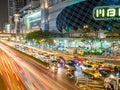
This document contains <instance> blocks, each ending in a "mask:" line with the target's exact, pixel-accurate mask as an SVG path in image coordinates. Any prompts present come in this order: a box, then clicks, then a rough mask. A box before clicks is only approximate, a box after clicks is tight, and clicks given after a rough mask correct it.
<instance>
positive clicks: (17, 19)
mask: <svg viewBox="0 0 120 90" xmlns="http://www.w3.org/2000/svg"><path fill="white" fill-rule="evenodd" d="M19 16H20V14H14V22H15V28H14V29H15V31H16V32H15V33H16V37H17V35H18V30H17V29H18V22H19Z"/></svg>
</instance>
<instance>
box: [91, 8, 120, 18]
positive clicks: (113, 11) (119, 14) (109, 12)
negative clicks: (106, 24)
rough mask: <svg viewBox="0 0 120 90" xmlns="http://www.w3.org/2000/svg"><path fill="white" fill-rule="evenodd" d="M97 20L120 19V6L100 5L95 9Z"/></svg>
mask: <svg viewBox="0 0 120 90" xmlns="http://www.w3.org/2000/svg"><path fill="white" fill-rule="evenodd" d="M93 17H94V19H95V20H111V19H113V20H117V19H120V6H98V7H95V8H94V9H93Z"/></svg>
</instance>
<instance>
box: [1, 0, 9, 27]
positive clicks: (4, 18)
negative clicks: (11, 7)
mask: <svg viewBox="0 0 120 90" xmlns="http://www.w3.org/2000/svg"><path fill="white" fill-rule="evenodd" d="M0 1H1V2H0V29H1V28H3V26H4V24H5V23H7V22H8V0H0Z"/></svg>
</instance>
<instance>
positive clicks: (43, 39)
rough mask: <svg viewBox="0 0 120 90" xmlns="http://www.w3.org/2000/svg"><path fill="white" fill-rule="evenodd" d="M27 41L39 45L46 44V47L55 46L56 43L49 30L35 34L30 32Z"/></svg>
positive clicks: (35, 32)
mask: <svg viewBox="0 0 120 90" xmlns="http://www.w3.org/2000/svg"><path fill="white" fill-rule="evenodd" d="M26 40H28V41H33V40H34V41H36V42H37V43H40V44H45V45H49V44H50V45H53V44H54V41H53V38H52V33H51V32H49V31H48V30H45V31H43V30H38V31H34V32H30V33H28V34H27V35H26Z"/></svg>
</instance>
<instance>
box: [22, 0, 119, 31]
mask: <svg viewBox="0 0 120 90" xmlns="http://www.w3.org/2000/svg"><path fill="white" fill-rule="evenodd" d="M33 1H34V0H33ZM36 1H37V0H36ZM38 2H39V3H40V4H39V5H40V6H39V8H34V9H30V8H31V7H32V6H31V5H34V6H35V5H36V4H31V5H27V6H25V7H24V8H22V9H21V10H20V13H23V12H27V14H24V15H23V18H24V20H22V22H23V21H24V25H23V26H22V27H23V28H24V30H28V31H30V30H33V29H36V28H42V29H43V30H58V31H60V32H62V31H67V32H69V31H70V30H74V31H76V30H78V29H83V27H84V25H88V26H89V27H91V28H93V29H94V30H99V29H102V30H111V29H113V28H118V27H117V26H116V25H115V24H116V23H118V22H119V20H107V19H105V20H95V19H94V17H93V9H94V8H95V7H98V6H110V5H119V4H120V0H40V1H39V0H38ZM37 5H38V3H37Z"/></svg>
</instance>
